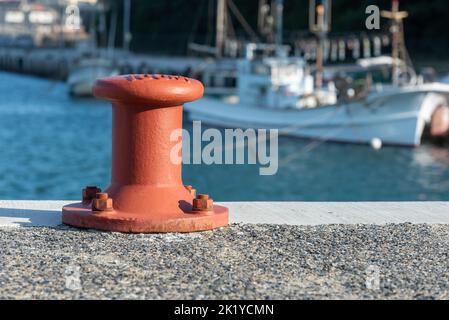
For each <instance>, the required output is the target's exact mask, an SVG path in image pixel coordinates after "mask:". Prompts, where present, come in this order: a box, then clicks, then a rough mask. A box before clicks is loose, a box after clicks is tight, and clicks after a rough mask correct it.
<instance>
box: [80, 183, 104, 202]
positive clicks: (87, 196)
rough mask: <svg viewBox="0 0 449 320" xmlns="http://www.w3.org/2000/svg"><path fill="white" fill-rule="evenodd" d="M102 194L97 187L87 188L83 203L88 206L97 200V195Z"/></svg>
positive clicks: (84, 192) (84, 191)
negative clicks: (93, 200)
mask: <svg viewBox="0 0 449 320" xmlns="http://www.w3.org/2000/svg"><path fill="white" fill-rule="evenodd" d="M99 192H101V189H100V188H98V187H96V186H87V187H86V188H84V189H83V193H82V196H83V203H84V204H88V203H90V202H91V201H92V199H94V198H95V195H96V194H97V193H99Z"/></svg>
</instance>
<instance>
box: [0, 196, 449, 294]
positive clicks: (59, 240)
mask: <svg viewBox="0 0 449 320" xmlns="http://www.w3.org/2000/svg"><path fill="white" fill-rule="evenodd" d="M70 202H71V201H0V284H1V285H0V298H3V299H5V298H6V299H29V298H31V299H55V298H56V299H58V298H81V299H89V298H123V299H311V298H318V299H343V298H350V299H357V298H361V299H375V298H386V299H449V203H445V202H425V203H380V202H379V203H294V202H282V203H260V202H242V203H224V205H226V206H228V207H229V208H230V213H231V222H232V224H231V225H230V226H229V227H226V228H222V229H218V230H214V231H207V232H200V233H191V234H146V235H140V234H121V233H108V232H97V231H94V230H80V229H75V228H70V227H67V226H63V225H61V224H60V209H61V207H62V205H64V204H67V203H70Z"/></svg>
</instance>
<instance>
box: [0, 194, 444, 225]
mask: <svg viewBox="0 0 449 320" xmlns="http://www.w3.org/2000/svg"><path fill="white" fill-rule="evenodd" d="M73 202H76V201H22V200H20V201H18V200H0V228H5V227H28V226H47V227H55V226H58V225H59V224H61V208H62V206H64V205H66V204H69V203H73ZM219 204H221V205H224V206H227V207H228V208H229V212H230V220H231V223H247V224H249V223H251V224H287V225H303V226H313V225H324V224H375V225H383V224H390V223H413V224H449V202H222V203H219Z"/></svg>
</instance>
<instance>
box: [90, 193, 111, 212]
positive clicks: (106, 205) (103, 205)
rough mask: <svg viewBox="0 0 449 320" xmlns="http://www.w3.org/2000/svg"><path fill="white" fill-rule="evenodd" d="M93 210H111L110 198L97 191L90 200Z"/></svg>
mask: <svg viewBox="0 0 449 320" xmlns="http://www.w3.org/2000/svg"><path fill="white" fill-rule="evenodd" d="M92 210H93V211H112V210H113V207H112V199H111V198H109V195H108V194H107V193H105V192H99V193H97V194H96V196H95V198H94V199H93V200H92Z"/></svg>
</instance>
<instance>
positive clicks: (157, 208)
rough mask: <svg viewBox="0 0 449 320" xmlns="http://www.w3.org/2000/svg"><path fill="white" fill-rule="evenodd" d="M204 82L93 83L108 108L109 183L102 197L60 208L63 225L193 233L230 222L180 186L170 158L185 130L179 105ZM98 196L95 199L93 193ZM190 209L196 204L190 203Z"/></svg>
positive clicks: (88, 196)
mask: <svg viewBox="0 0 449 320" xmlns="http://www.w3.org/2000/svg"><path fill="white" fill-rule="evenodd" d="M203 91H204V88H203V85H202V84H201V82H199V81H197V80H193V79H189V78H185V77H179V76H165V75H126V76H116V77H110V78H105V79H99V80H97V81H96V83H95V85H94V88H93V93H94V95H95V96H96V97H97V98H102V99H106V100H110V101H111V102H112V117H113V128H112V178H111V180H112V181H111V184H110V186H109V187H108V188H107V189H105V190H104V191H101V190H100V189H99V188H97V187H95V186H89V187H87V188H86V189H84V190H83V202H80V203H75V204H70V205H67V206H65V207H64V208H63V209H62V221H63V222H64V223H66V224H68V225H72V226H76V227H82V228H92V229H100V230H109V231H119V232H192V231H202V230H209V229H214V228H218V227H222V226H225V225H227V224H228V220H229V218H228V209H227V208H225V207H223V206H218V205H214V204H213V201H212V199H211V198H209V197H207V199H206V197H205V196H204V195H199V196H198V197H195V189H193V187H192V186H184V184H183V183H182V177H181V164H177V163H174V162H173V161H172V159H170V152H171V150H172V148H173V146H175V145H176V144H177V143H179V141H175V142H174V141H170V134H171V133H172V132H173V131H174V130H176V129H181V128H182V105H183V103H185V102H189V101H193V100H196V99H199V98H201V97H202V95H203ZM93 193H95V194H93ZM194 204H195V205H194Z"/></svg>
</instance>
